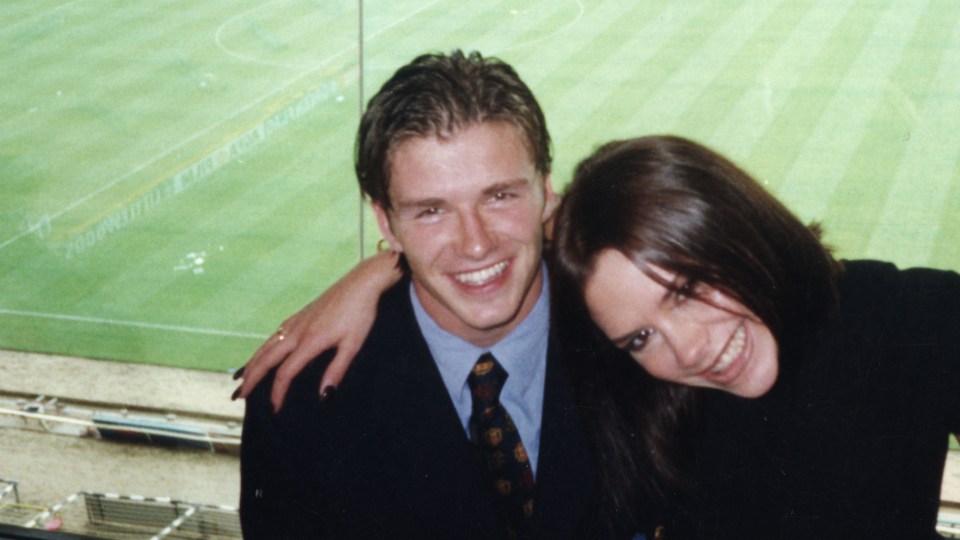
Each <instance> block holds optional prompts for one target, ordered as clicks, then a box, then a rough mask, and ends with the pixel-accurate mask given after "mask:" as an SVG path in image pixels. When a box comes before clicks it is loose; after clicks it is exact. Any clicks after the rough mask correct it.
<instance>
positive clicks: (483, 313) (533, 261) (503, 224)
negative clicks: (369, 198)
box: [373, 122, 556, 346]
mask: <svg viewBox="0 0 960 540" xmlns="http://www.w3.org/2000/svg"><path fill="white" fill-rule="evenodd" d="M389 195H390V202H391V206H392V208H391V209H390V210H389V211H388V210H386V209H384V208H383V207H382V206H380V205H378V204H376V203H374V205H373V209H374V212H375V213H376V216H377V222H378V224H379V225H380V231H381V232H382V233H383V236H384V238H386V239H387V240H388V241H389V242H390V244H391V245H392V247H393V249H395V250H397V251H400V252H403V253H404V255H405V256H406V258H407V261H408V262H409V264H410V269H411V271H412V274H413V285H414V288H415V290H416V292H417V297H418V298H419V299H420V301H421V303H422V304H423V306H424V308H425V309H426V310H427V313H429V314H430V316H431V317H433V319H434V320H435V321H437V323H438V324H439V325H440V326H441V327H442V328H444V329H445V330H447V331H449V332H451V333H453V334H455V335H457V336H460V337H462V338H464V339H466V340H467V341H470V342H472V343H474V344H476V345H479V346H487V345H491V344H493V343H495V342H497V341H498V340H499V339H501V338H502V337H504V336H505V335H506V334H507V333H509V332H510V330H512V329H513V328H515V327H516V326H517V324H519V323H520V321H522V320H523V319H524V317H526V316H527V314H528V313H529V312H530V310H531V309H533V306H534V304H536V301H537V298H539V295H540V287H541V283H542V280H543V276H542V273H541V270H540V257H541V247H542V240H543V222H544V221H545V220H546V218H547V217H548V216H549V212H551V211H552V209H553V207H554V205H555V202H556V201H555V196H554V193H553V188H552V187H551V185H550V178H549V177H547V178H543V177H542V176H541V175H540V174H539V173H538V172H537V170H536V167H535V166H534V161H533V158H532V156H531V154H530V151H529V150H528V149H527V145H526V144H525V143H524V138H523V136H522V135H521V132H520V131H519V130H518V129H517V128H516V127H514V126H512V125H510V124H505V123H500V122H485V123H482V124H478V125H472V126H469V127H466V128H464V129H462V130H460V132H459V133H457V134H456V135H454V136H452V137H449V138H447V139H439V138H437V137H433V136H429V137H415V138H411V139H408V140H406V141H403V142H401V143H400V144H399V145H398V146H397V147H396V148H394V149H393V152H392V158H391V165H390V189H389Z"/></svg>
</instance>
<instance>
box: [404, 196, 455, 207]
mask: <svg viewBox="0 0 960 540" xmlns="http://www.w3.org/2000/svg"><path fill="white" fill-rule="evenodd" d="M444 204H446V201H445V200H443V199H440V198H436V197H433V198H429V199H406V200H398V201H394V204H393V206H394V207H396V208H398V209H400V208H433V207H435V206H443V205H444Z"/></svg>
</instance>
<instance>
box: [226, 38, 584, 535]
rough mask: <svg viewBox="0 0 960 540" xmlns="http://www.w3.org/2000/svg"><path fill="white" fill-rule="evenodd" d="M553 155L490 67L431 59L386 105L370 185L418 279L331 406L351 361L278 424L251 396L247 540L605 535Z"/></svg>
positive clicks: (263, 398)
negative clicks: (561, 285)
mask: <svg viewBox="0 0 960 540" xmlns="http://www.w3.org/2000/svg"><path fill="white" fill-rule="evenodd" d="M549 144H550V141H549V135H548V134H547V130H546V124H545V121H544V118H543V113H542V112H541V110H540V108H539V106H538V104H537V102H536V100H535V99H534V97H533V95H532V93H531V92H530V90H529V89H528V88H527V87H526V85H525V84H524V83H523V82H522V81H521V80H520V79H519V77H518V76H517V75H516V73H515V72H514V71H513V69H512V68H510V67H509V66H508V65H506V64H504V63H501V62H499V61H495V60H490V59H484V58H482V57H481V56H480V55H479V54H477V53H474V54H471V55H470V56H469V57H465V56H464V55H463V54H462V53H460V52H454V53H453V54H451V55H449V56H446V55H425V56H421V57H418V58H416V59H415V60H413V62H411V63H410V64H408V65H406V66H404V67H402V68H401V69H400V70H399V71H398V72H397V73H396V74H395V75H394V76H393V77H392V78H391V79H390V80H388V81H387V82H386V83H385V84H384V86H383V87H382V88H381V89H380V91H379V93H378V94H377V95H376V96H374V97H373V99H371V101H370V103H369V105H368V108H367V111H366V113H365V114H364V116H363V118H362V119H361V125H360V130H359V133H358V144H357V148H358V155H357V162H356V172H357V176H358V179H359V181H360V185H361V189H362V190H363V192H364V193H365V194H366V195H367V196H368V197H370V200H371V205H372V207H373V211H374V213H375V215H376V217H377V222H378V225H379V227H380V230H381V232H382V234H383V236H384V238H385V239H387V241H388V242H389V243H390V246H391V248H392V249H393V250H395V251H397V252H399V253H400V254H401V258H402V263H403V266H404V269H405V272H404V274H405V276H404V278H403V279H402V280H401V281H400V283H399V284H397V285H395V286H394V287H392V288H391V289H390V290H389V291H388V292H387V293H386V294H385V295H384V296H383V299H382V300H381V301H380V304H379V306H378V313H379V316H378V318H377V320H376V322H375V323H374V326H373V328H372V330H371V332H370V335H369V337H368V338H367V339H366V341H365V342H364V343H363V345H362V347H361V348H360V350H359V353H358V354H357V357H356V359H355V360H354V361H353V363H352V365H351V368H350V370H349V373H348V374H347V375H346V377H345V378H344V379H343V382H342V383H341V384H340V385H339V386H338V387H337V391H336V394H335V395H334V396H333V397H332V398H330V399H326V400H325V401H324V402H323V403H321V402H320V400H318V399H317V395H316V389H317V386H318V383H319V380H320V377H321V375H322V373H323V371H324V369H325V368H326V367H327V366H328V364H329V363H330V361H331V360H332V358H333V355H334V353H333V352H327V353H325V354H323V355H321V356H320V357H319V358H318V359H317V360H316V361H314V362H313V363H312V364H311V365H310V366H309V367H308V368H307V369H306V370H305V371H304V372H303V374H302V375H301V376H299V377H297V378H296V380H294V382H293V383H292V385H291V387H290V391H289V392H288V394H287V397H286V402H285V405H284V406H283V408H282V409H281V410H280V411H279V412H278V413H277V414H274V408H273V406H272V404H271V402H270V395H269V394H270V387H271V384H272V382H273V379H272V377H268V378H267V379H266V380H265V381H264V382H262V383H261V384H260V385H259V386H258V387H257V388H256V390H255V391H254V392H253V393H252V394H251V395H250V396H249V398H248V403H247V413H246V418H245V421H244V435H243V447H242V459H241V473H242V475H241V484H242V485H241V521H242V524H243V530H244V535H245V537H248V538H315V537H328V536H333V537H344V538H365V537H366V538H370V537H384V536H390V537H400V538H408V537H409V538H412V537H416V538H453V537H457V538H506V537H542V538H564V537H570V538H580V537H584V536H588V535H593V534H596V531H595V530H594V529H593V527H594V524H595V521H596V516H595V510H596V508H595V505H594V504H593V503H594V501H595V500H596V489H597V488H596V485H595V478H594V466H593V464H592V462H591V458H590V455H589V452H588V451H587V449H586V444H585V442H584V441H583V438H582V429H581V426H580V422H579V418H578V417H577V415H576V414H575V412H574V409H573V407H572V405H573V401H572V396H571V395H570V389H569V386H568V385H567V384H566V382H565V381H564V374H563V372H562V369H561V367H560V363H559V355H560V351H559V350H558V347H557V346H556V344H555V336H552V335H551V332H550V324H549V313H550V307H549V294H548V292H547V291H548V288H547V276H546V272H545V271H544V269H543V264H542V261H541V246H542V226H543V223H544V221H545V220H546V218H547V217H548V216H549V213H550V210H551V209H552V206H553V204H554V193H553V189H552V187H551V184H550V161H551V159H550V150H549ZM282 337H283V334H282V333H281V334H279V336H278V339H280V338H282ZM504 377H505V378H506V379H505V381H504Z"/></svg>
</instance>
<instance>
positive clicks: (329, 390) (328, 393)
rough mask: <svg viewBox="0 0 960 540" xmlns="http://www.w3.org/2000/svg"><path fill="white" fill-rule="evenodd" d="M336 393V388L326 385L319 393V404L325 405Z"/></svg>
mask: <svg viewBox="0 0 960 540" xmlns="http://www.w3.org/2000/svg"><path fill="white" fill-rule="evenodd" d="M335 393H337V387H336V386H334V385H332V384H331V385H327V386H325V387H324V388H323V390H321V391H320V403H326V402H327V401H328V400H329V399H330V398H331V397H333V395H334V394H335Z"/></svg>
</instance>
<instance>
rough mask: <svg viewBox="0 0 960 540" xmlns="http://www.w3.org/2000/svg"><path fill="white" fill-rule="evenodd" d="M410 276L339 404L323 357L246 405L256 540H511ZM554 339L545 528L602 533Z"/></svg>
mask: <svg viewBox="0 0 960 540" xmlns="http://www.w3.org/2000/svg"><path fill="white" fill-rule="evenodd" d="M408 287H409V281H407V280H402V281H401V283H399V284H398V285H397V286H394V287H393V288H392V289H390V290H389V291H388V292H387V293H386V294H385V295H384V296H383V298H382V299H381V301H380V306H379V308H378V313H379V315H378V317H377V320H376V322H375V324H374V327H373V329H372V330H371V333H370V336H369V337H368V339H367V341H366V342H365V344H364V346H363V348H362V349H361V350H360V352H359V354H358V355H357V357H356V359H355V360H354V362H353V365H352V366H351V368H350V370H349V372H348V374H347V375H346V377H345V378H344V380H343V382H342V383H341V385H340V387H339V388H338V389H337V391H336V393H335V394H334V396H333V397H332V398H331V399H329V400H328V401H327V402H326V403H324V404H321V403H319V400H318V398H317V391H318V384H319V380H320V376H321V375H322V373H323V370H324V368H325V367H326V366H327V365H328V363H329V361H330V360H331V358H332V353H331V352H327V353H324V354H323V355H321V356H320V357H318V358H317V359H316V360H315V361H314V362H313V363H312V364H311V365H310V366H309V367H308V368H307V369H306V370H304V372H303V373H302V374H301V375H300V376H298V377H297V379H296V380H295V381H294V383H293V385H292V386H291V389H290V392H289V394H288V397H287V399H286V402H285V405H284V407H283V409H282V410H281V412H280V413H279V414H277V415H274V414H273V413H272V412H271V409H270V402H269V394H270V386H271V384H272V381H273V378H272V376H271V377H268V378H267V379H265V380H264V381H263V382H262V383H261V384H260V385H259V386H258V387H257V389H256V390H255V391H254V393H253V394H252V395H251V396H250V397H249V398H248V399H247V410H246V417H245V420H244V428H243V443H242V454H241V473H242V474H241V498H240V517H241V522H242V525H243V532H244V537H245V538H270V539H274V538H323V537H342V538H483V539H489V538H505V537H506V531H505V528H504V527H505V520H504V519H503V517H502V516H500V515H499V514H498V513H497V510H496V504H495V500H494V496H495V495H494V494H493V492H492V488H491V487H490V486H489V484H488V482H486V481H485V477H484V474H485V471H484V468H483V464H482V461H481V459H480V457H479V455H478V453H477V450H476V447H475V446H474V445H473V444H471V443H470V441H469V440H468V438H467V436H466V434H465V433H464V429H463V427H462V425H461V424H460V420H459V418H458V416H457V413H456V410H455V409H454V406H453V402H452V401H451V398H450V396H449V394H448V393H447V390H446V388H445V387H444V385H443V382H442V380H441V378H440V372H439V371H438V369H437V367H436V364H435V363H434V361H433V359H432V356H431V354H430V352H429V349H428V348H427V344H426V341H425V340H424V338H423V335H422V333H421V332H420V329H419V327H418V325H417V323H416V320H415V318H414V314H413V309H412V306H411V304H410V298H409V293H408V291H409V289H408ZM555 342H556V340H555V339H551V345H550V347H549V350H548V355H547V356H548V359H547V375H546V385H545V390H544V407H543V420H542V429H541V439H540V457H539V463H538V470H537V476H536V479H537V481H536V492H535V496H534V497H535V498H534V501H535V505H534V506H535V513H534V517H533V520H534V530H535V535H536V536H537V537H538V538H551V539H553V538H589V537H594V536H597V535H599V534H600V533H599V532H598V529H597V508H596V501H597V499H598V497H597V489H598V488H597V480H596V474H595V472H596V467H595V466H594V464H593V460H592V455H591V453H590V452H589V451H588V449H587V445H586V442H585V440H584V435H583V430H582V426H581V423H580V418H579V417H578V415H577V412H576V409H575V407H574V404H573V396H572V392H571V388H570V385H569V384H567V382H566V381H565V377H564V373H563V372H562V371H563V370H562V366H561V362H560V358H559V354H560V351H559V350H557V349H558V347H557V346H556V345H555Z"/></svg>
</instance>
